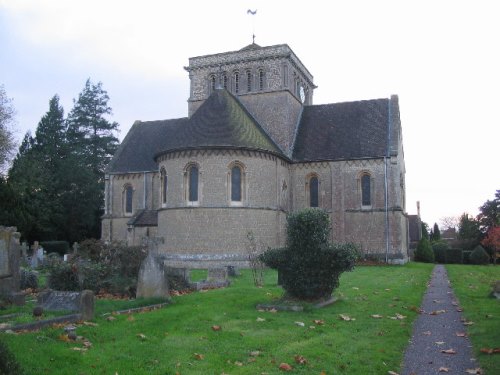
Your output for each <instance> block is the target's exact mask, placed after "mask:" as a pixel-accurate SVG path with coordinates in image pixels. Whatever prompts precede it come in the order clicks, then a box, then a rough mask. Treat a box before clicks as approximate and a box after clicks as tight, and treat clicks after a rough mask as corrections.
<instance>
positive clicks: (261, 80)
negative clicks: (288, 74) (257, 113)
mask: <svg viewBox="0 0 500 375" xmlns="http://www.w3.org/2000/svg"><path fill="white" fill-rule="evenodd" d="M264 79H265V74H264V70H262V69H260V70H259V91H262V90H264Z"/></svg>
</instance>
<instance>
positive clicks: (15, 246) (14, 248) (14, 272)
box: [0, 226, 24, 305]
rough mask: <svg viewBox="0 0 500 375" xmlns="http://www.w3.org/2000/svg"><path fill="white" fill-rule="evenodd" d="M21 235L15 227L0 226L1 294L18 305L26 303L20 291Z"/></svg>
mask: <svg viewBox="0 0 500 375" xmlns="http://www.w3.org/2000/svg"><path fill="white" fill-rule="evenodd" d="M20 237H21V235H20V234H19V233H18V232H17V229H16V228H15V227H3V226H0V296H2V297H4V298H6V299H7V300H8V301H10V302H12V303H14V304H16V305H24V294H23V293H22V292H21V291H20V273H19V261H20V259H19V257H20V245H19V238H20Z"/></svg>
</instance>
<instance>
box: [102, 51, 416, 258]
mask: <svg viewBox="0 0 500 375" xmlns="http://www.w3.org/2000/svg"><path fill="white" fill-rule="evenodd" d="M185 69H186V71H187V72H188V73H189V79H190V97H189V99H188V117H184V118H178V119H170V120H158V121H137V122H136V123H134V125H133V126H132V128H131V129H130V131H129V133H128V134H127V136H126V137H125V139H124V140H123V143H122V144H121V146H120V148H119V150H118V151H117V153H116V155H115V156H114V158H113V160H112V161H111V163H110V164H109V166H108V169H107V173H106V202H105V215H104V216H103V218H102V238H103V239H104V240H108V241H109V240H126V241H127V242H128V243H129V244H136V243H139V242H140V241H141V239H142V238H143V237H148V236H154V237H161V238H162V239H163V243H161V244H160V245H159V251H160V252H162V253H163V254H164V255H165V256H166V257H170V258H171V259H175V258H177V259H184V260H191V261H193V262H195V261H203V262H210V261H217V262H221V261H227V262H229V263H231V264H235V265H246V264H247V260H248V258H247V251H248V246H249V243H248V242H249V241H248V238H247V236H248V234H249V233H250V232H251V234H252V236H253V238H254V239H255V241H256V243H258V244H259V246H260V247H261V248H262V249H265V248H266V247H268V246H269V247H278V246H283V245H284V244H285V238H286V233H285V224H286V216H287V214H288V213H290V212H293V211H296V210H299V209H302V208H305V207H317V208H320V209H324V210H326V211H327V212H328V213H329V214H330V217H331V222H332V231H331V236H332V240H334V241H352V242H355V243H357V244H358V245H359V246H360V248H361V250H362V252H363V253H364V254H366V255H370V256H373V257H379V258H381V259H388V260H389V261H391V262H398V263H400V262H406V261H407V260H408V248H409V233H408V216H407V213H406V207H405V190H406V188H405V172H406V170H405V162H404V153H403V140H402V132H401V122H400V116H399V104H398V97H397V96H391V97H390V98H383V99H373V100H363V101H355V102H346V103H333V104H325V105H313V92H314V89H315V88H316V86H315V84H314V83H313V76H312V75H311V73H310V72H309V71H308V70H307V68H306V67H305V66H304V65H303V64H302V62H301V61H300V60H299V58H298V57H297V56H296V55H295V53H294V52H293V51H292V50H291V48H290V47H289V46H288V45H286V44H282V45H274V46H269V47H260V46H258V45H257V44H251V45H249V46H247V47H245V48H243V49H241V50H239V51H233V52H225V53H219V54H214V55H207V56H200V57H193V58H190V59H189V65H188V66H187V67H186V68H185Z"/></svg>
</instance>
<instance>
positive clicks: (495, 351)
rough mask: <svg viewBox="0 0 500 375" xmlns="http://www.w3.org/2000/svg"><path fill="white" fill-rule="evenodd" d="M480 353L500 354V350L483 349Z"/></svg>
mask: <svg viewBox="0 0 500 375" xmlns="http://www.w3.org/2000/svg"><path fill="white" fill-rule="evenodd" d="M480 351H481V353H485V354H500V348H481V350H480Z"/></svg>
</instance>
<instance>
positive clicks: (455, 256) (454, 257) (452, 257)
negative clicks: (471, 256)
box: [446, 249, 464, 264]
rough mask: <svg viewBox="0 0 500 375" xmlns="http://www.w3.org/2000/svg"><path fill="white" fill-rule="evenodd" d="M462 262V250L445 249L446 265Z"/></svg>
mask: <svg viewBox="0 0 500 375" xmlns="http://www.w3.org/2000/svg"><path fill="white" fill-rule="evenodd" d="M463 262H464V258H463V251H462V249H446V263H449V264H453V263H454V264H462V263H463Z"/></svg>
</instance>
